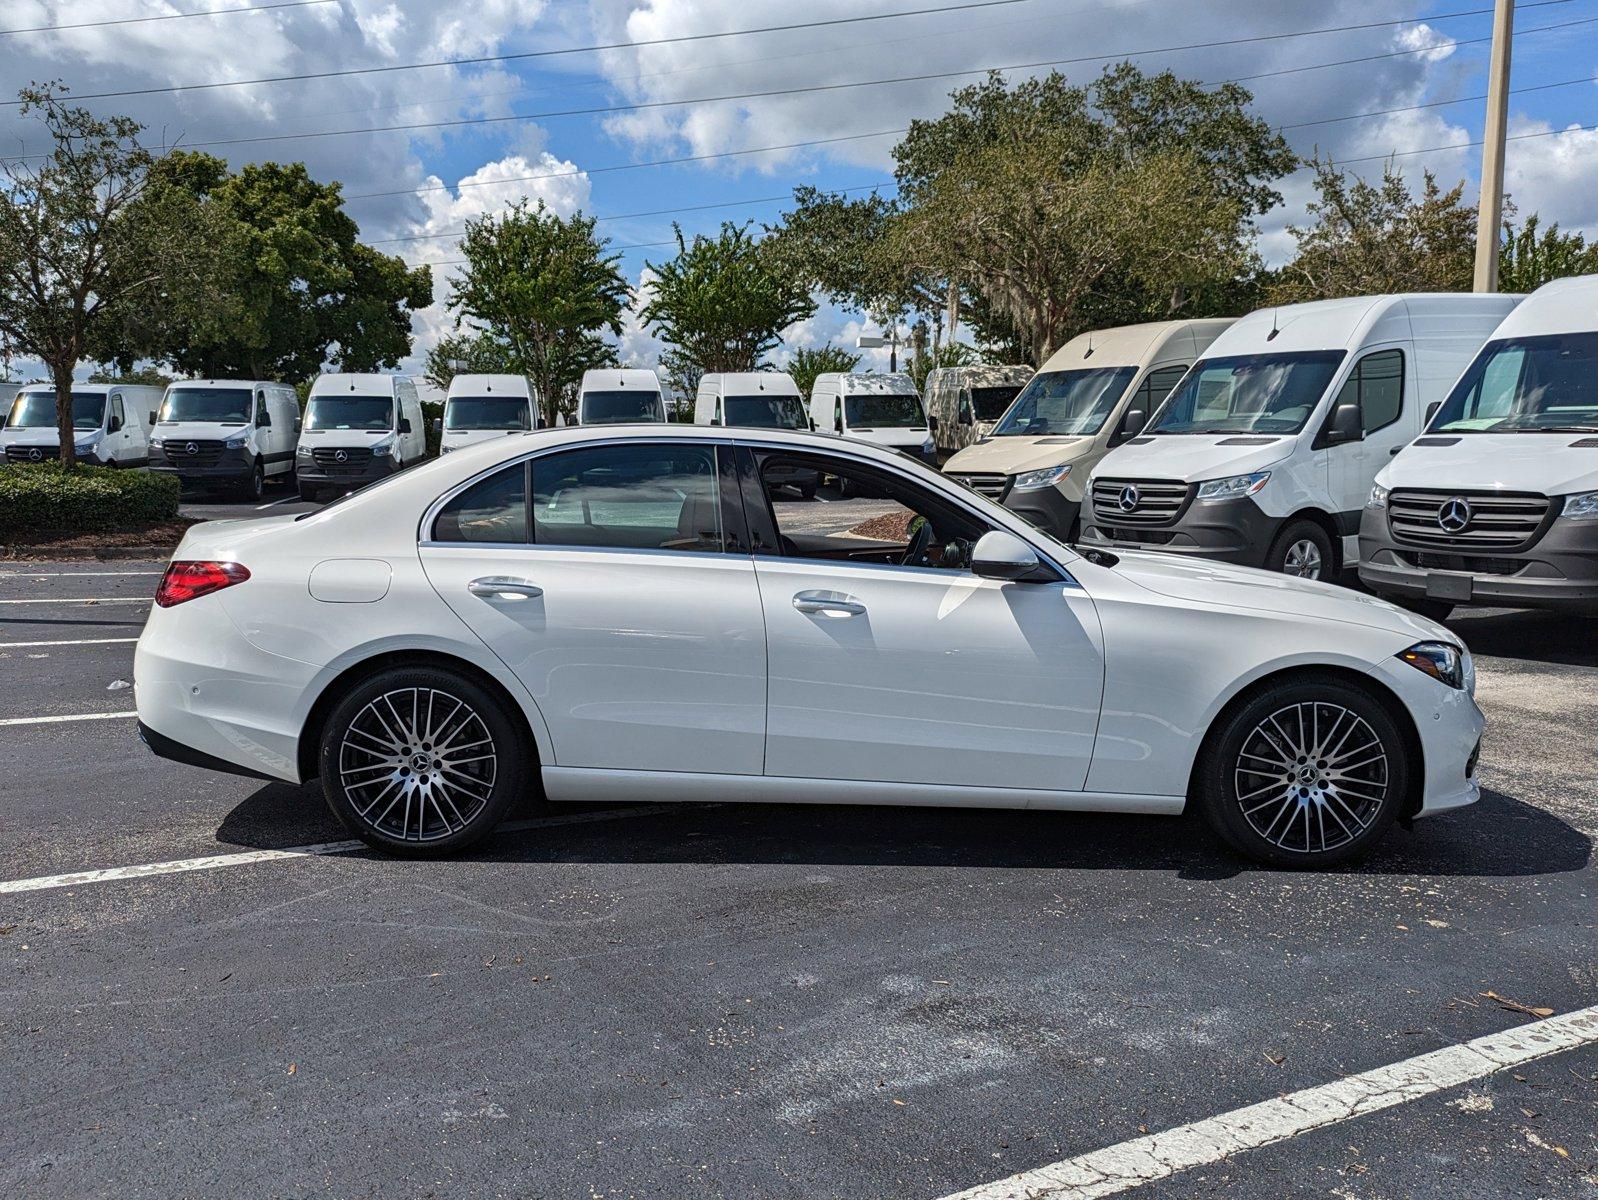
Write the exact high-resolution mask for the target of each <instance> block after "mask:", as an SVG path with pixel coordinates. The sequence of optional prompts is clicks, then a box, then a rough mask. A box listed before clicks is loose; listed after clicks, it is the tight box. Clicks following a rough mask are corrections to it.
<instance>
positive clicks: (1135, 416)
mask: <svg viewBox="0 0 1598 1200" xmlns="http://www.w3.org/2000/svg"><path fill="white" fill-rule="evenodd" d="M1148 420H1149V414H1148V413H1146V412H1144V411H1143V410H1142V409H1141V408H1129V409H1127V410H1126V411H1125V412H1124V413H1122V414H1121V423H1120V425H1118V426H1117V427H1116V430H1115V432H1114V433H1113V434H1111V435H1110V445H1112V446H1119V445H1120V444H1121V443H1122V442H1128V441H1131V440H1132V439H1133V438H1135V437H1136V436H1137V435H1138V434H1140V433H1142V432H1143V426H1145V425H1147V424H1148Z"/></svg>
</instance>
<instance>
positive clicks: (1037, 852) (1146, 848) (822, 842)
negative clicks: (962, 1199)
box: [217, 784, 1592, 879]
mask: <svg viewBox="0 0 1598 1200" xmlns="http://www.w3.org/2000/svg"><path fill="white" fill-rule="evenodd" d="M603 807H604V806H596V805H559V806H556V807H554V808H553V809H552V810H551V815H553V816H555V817H557V818H558V817H559V816H561V815H562V814H567V813H580V812H590V813H591V812H594V811H596V810H600V809H602V808H603ZM617 811H618V812H619V811H624V810H617ZM528 815H531V814H528V813H520V812H518V813H513V814H512V818H511V819H512V820H516V819H519V818H521V817H524V816H528ZM346 837H348V834H347V833H345V831H344V830H343V828H342V827H341V826H340V825H339V824H338V822H337V821H336V820H335V819H334V818H333V816H332V814H331V813H330V812H329V811H328V809H327V806H326V804H325V803H324V802H323V800H322V796H321V792H320V789H319V788H317V787H316V786H315V785H309V786H306V787H301V788H296V787H291V786H289V785H287V784H268V785H265V786H263V787H262V788H260V789H259V790H258V791H256V792H255V793H254V794H252V795H251V796H250V797H249V798H248V799H246V800H244V801H243V802H242V803H240V804H239V805H238V806H236V807H235V808H234V809H233V810H232V811H231V812H230V813H228V815H227V817H226V818H225V819H224V820H223V822H222V825H221V827H220V828H219V829H218V830H217V840H218V841H219V842H223V843H225V844H227V845H230V846H245V847H250V848H258V849H279V848H283V847H288V846H298V845H305V844H309V843H315V842H325V841H338V840H342V839H344V838H346ZM461 857H462V858H463V859H464V860H467V861H473V862H603V863H626V862H636V863H685V864H686V863H748V864H760V863H786V864H804V865H812V864H813V865H816V866H822V865H831V866H910V867H970V868H979V869H980V868H1008V869H1026V868H1037V869H1047V870H1056V869H1068V870H1088V871H1091V870H1116V871H1164V872H1172V873H1175V874H1177V875H1179V876H1180V877H1182V878H1184V879H1229V878H1232V877H1233V876H1236V875H1239V874H1242V873H1244V872H1247V871H1258V870H1264V869H1266V868H1262V867H1259V866H1257V865H1255V864H1253V863H1251V862H1247V861H1245V860H1242V859H1240V858H1238V857H1237V856H1236V855H1234V854H1232V853H1231V852H1230V851H1229V850H1227V849H1226V848H1225V847H1224V846H1222V845H1221V844H1220V843H1219V842H1218V841H1217V840H1216V839H1215V838H1214V837H1213V836H1212V835H1211V834H1210V832H1209V830H1208V828H1207V827H1205V826H1204V825H1203V823H1202V822H1201V821H1200V820H1199V819H1197V817H1194V816H1188V817H1181V818H1172V817H1128V816H1117V815H1097V814H1083V813H1044V812H1031V813H1028V812H1008V811H1002V810H993V809H986V810H981V809H944V808H919V809H918V808H898V807H893V808H889V807H868V806H853V805H838V806H799V805H762V804H723V805H716V806H713V807H703V808H701V807H698V806H695V805H683V806H682V808H681V812H680V813H671V814H667V815H664V816H662V815H658V814H656V815H652V816H647V817H639V818H637V819H630V818H626V817H621V818H620V819H617V820H612V821H594V822H584V823H575V824H571V825H562V824H553V825H544V826H537V827H534V828H532V829H525V830H507V831H504V832H501V833H498V834H496V835H495V836H494V837H493V838H491V839H490V840H489V841H488V842H486V843H484V844H483V845H480V846H478V847H475V848H473V849H472V850H469V851H467V852H466V853H465V854H463V855H462V856H461ZM1591 857H1592V840H1591V839H1590V838H1588V837H1587V836H1586V835H1585V834H1583V833H1581V832H1580V831H1579V830H1577V829H1575V828H1573V827H1572V826H1570V825H1568V824H1567V823H1565V822H1564V821H1561V820H1559V819H1558V818H1557V817H1554V816H1552V815H1550V814H1549V813H1547V812H1544V811H1543V810H1542V809H1540V808H1535V807H1533V806H1531V805H1529V804H1524V803H1522V802H1521V801H1519V800H1516V799H1514V798H1512V797H1509V796H1505V795H1503V794H1501V793H1497V792H1488V793H1486V794H1485V795H1484V796H1483V798H1482V800H1481V802H1480V803H1479V804H1476V805H1474V806H1472V807H1470V808H1466V809H1462V810H1459V811H1457V812H1453V813H1447V814H1444V815H1441V816H1437V817H1432V818H1429V819H1427V820H1424V821H1420V822H1417V823H1416V825H1415V828H1414V829H1413V830H1412V831H1405V830H1403V829H1396V828H1395V829H1394V830H1393V831H1392V832H1391V833H1389V834H1388V836H1387V838H1386V839H1385V840H1384V841H1383V842H1382V843H1381V844H1380V845H1378V846H1377V847H1376V849H1375V850H1374V851H1373V852H1372V853H1371V854H1370V855H1369V856H1367V857H1366V858H1365V859H1364V860H1363V861H1362V862H1359V863H1355V864H1353V865H1350V866H1346V867H1339V868H1336V869H1335V871H1336V872H1338V873H1343V874H1354V875H1370V876H1382V875H1405V876H1410V875H1436V876H1481V877H1495V878H1502V877H1510V876H1529V875H1551V874H1559V873H1564V872H1570V871H1579V870H1582V869H1583V868H1584V867H1586V866H1587V864H1588V862H1589V861H1590V860H1591Z"/></svg>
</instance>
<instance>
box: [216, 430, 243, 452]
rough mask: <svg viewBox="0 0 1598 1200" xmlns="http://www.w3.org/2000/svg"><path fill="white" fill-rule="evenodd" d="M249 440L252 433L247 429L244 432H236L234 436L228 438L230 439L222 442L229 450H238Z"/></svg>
mask: <svg viewBox="0 0 1598 1200" xmlns="http://www.w3.org/2000/svg"><path fill="white" fill-rule="evenodd" d="M249 440H250V434H249V431H248V430H246V431H245V432H243V433H235V434H234V435H233V436H232V437H230V438H228V440H227V441H225V442H223V443H222V444H223V445H224V446H226V447H227V448H228V449H229V450H237V449H238V448H239V447H240V446H242V445H244V443H245V442H247V441H249Z"/></svg>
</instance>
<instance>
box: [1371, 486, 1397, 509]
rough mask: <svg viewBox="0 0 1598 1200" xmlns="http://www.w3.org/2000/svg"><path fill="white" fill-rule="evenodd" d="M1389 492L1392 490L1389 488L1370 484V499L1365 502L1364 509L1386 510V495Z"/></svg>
mask: <svg viewBox="0 0 1598 1200" xmlns="http://www.w3.org/2000/svg"><path fill="white" fill-rule="evenodd" d="M1391 490H1392V489H1390V488H1384V487H1383V486H1382V485H1381V484H1379V483H1373V484H1371V494H1370V497H1369V498H1368V499H1367V500H1366V501H1365V507H1366V508H1386V507H1387V494H1388V492H1389V491H1391Z"/></svg>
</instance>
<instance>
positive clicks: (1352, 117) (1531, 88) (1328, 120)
mask: <svg viewBox="0 0 1598 1200" xmlns="http://www.w3.org/2000/svg"><path fill="white" fill-rule="evenodd" d="M1592 81H1593V78H1592V76H1591V75H1583V76H1582V77H1581V78H1580V79H1562V80H1560V81H1559V82H1558V83H1537V84H1530V85H1528V86H1526V87H1518V88H1511V89H1510V91H1509V94H1510V95H1511V96H1519V95H1522V94H1524V93H1526V92H1546V91H1548V90H1549V89H1550V88H1562V87H1574V86H1575V85H1576V84H1578V83H1591V82H1592ZM1485 99H1487V96H1486V95H1485V93H1484V94H1482V95H1480V96H1455V97H1454V98H1453V99H1452V100H1429V101H1427V102H1426V103H1425V104H1406V105H1404V106H1403V107H1401V108H1375V109H1371V110H1370V111H1369V112H1357V113H1349V114H1347V115H1346V116H1341V117H1320V118H1318V119H1316V120H1314V121H1297V122H1294V123H1293V124H1292V125H1278V126H1277V127H1276V128H1277V132H1279V133H1285V132H1286V131H1287V130H1289V129H1308V128H1309V127H1310V126H1311V125H1335V124H1337V123H1338V122H1339V121H1358V120H1361V119H1363V118H1365V117H1385V116H1390V115H1391V114H1393V113H1406V112H1420V111H1422V110H1423V109H1428V108H1447V107H1448V106H1449V105H1450V104H1468V103H1470V102H1471V101H1473V100H1485Z"/></svg>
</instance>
